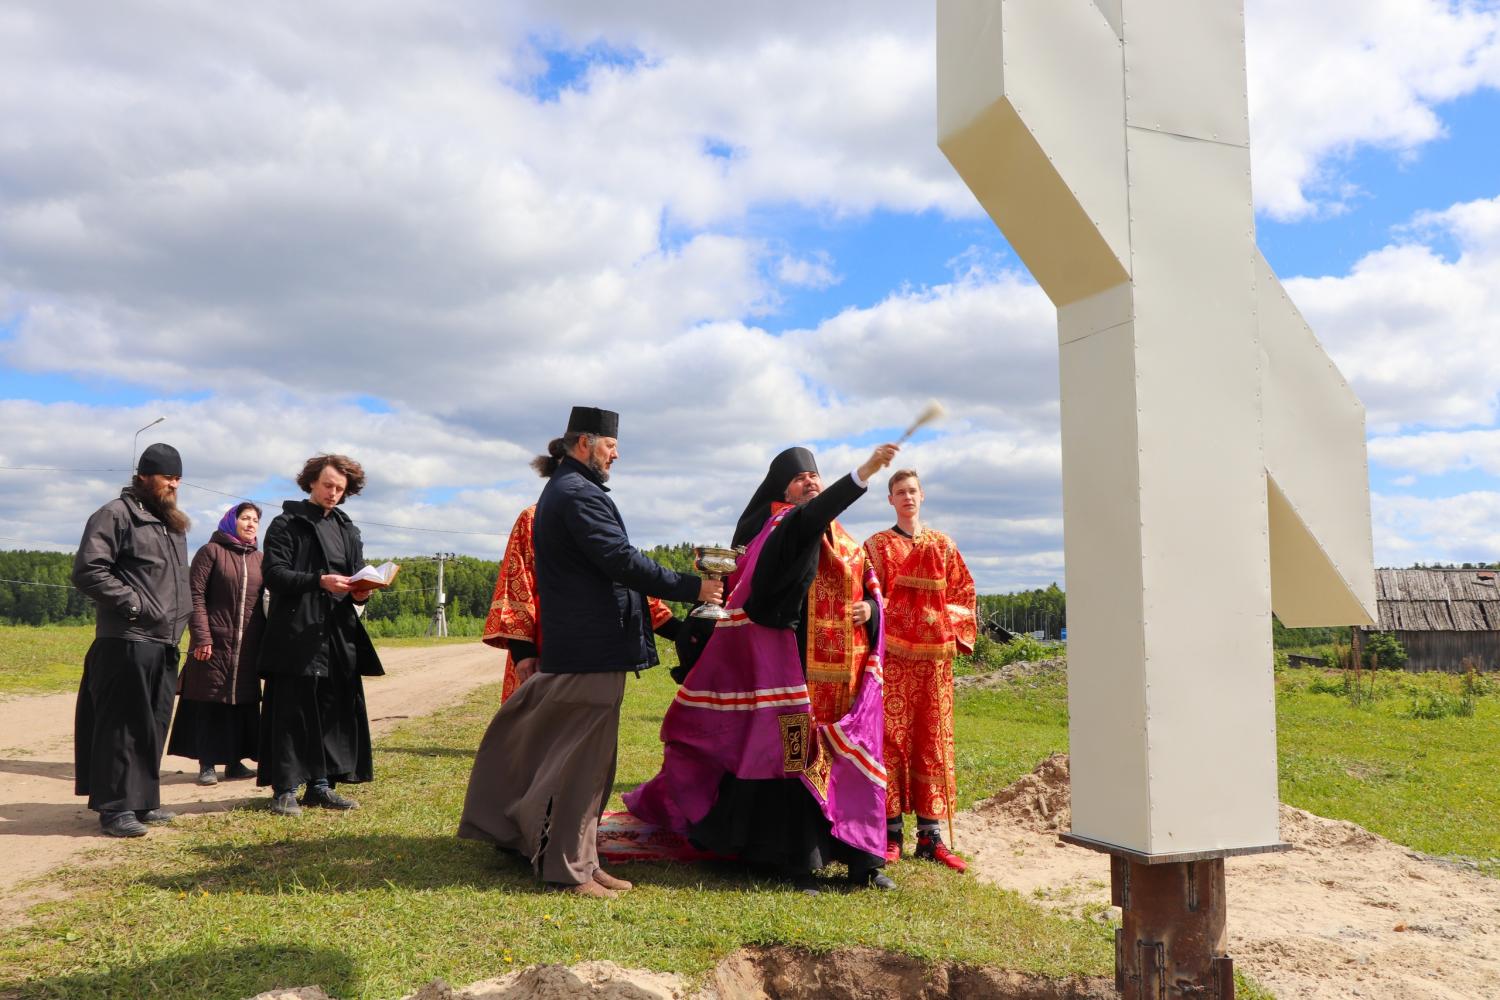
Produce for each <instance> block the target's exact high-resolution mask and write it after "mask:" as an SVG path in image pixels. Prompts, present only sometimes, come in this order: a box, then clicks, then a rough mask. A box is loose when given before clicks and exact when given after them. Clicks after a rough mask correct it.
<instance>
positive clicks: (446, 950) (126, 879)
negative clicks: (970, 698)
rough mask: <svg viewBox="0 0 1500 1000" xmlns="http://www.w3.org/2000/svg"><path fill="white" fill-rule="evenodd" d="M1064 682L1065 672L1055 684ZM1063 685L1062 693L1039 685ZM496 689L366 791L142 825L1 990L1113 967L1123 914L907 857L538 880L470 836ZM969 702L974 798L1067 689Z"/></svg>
mask: <svg viewBox="0 0 1500 1000" xmlns="http://www.w3.org/2000/svg"><path fill="white" fill-rule="evenodd" d="M1054 687H1055V685H1054ZM673 691H674V688H673V686H672V685H671V682H670V679H669V678H668V677H667V675H666V672H665V671H664V670H653V671H649V672H648V673H647V674H645V675H644V677H643V678H642V679H641V680H640V681H635V680H632V681H631V683H630V685H629V687H628V695H627V701H626V707H625V711H624V713H623V716H622V729H621V755H620V766H619V774H618V779H617V783H616V786H615V792H616V795H615V798H614V799H613V805H612V807H613V808H619V805H620V802H619V797H618V793H620V792H622V791H624V790H626V789H629V788H631V787H633V786H634V785H635V784H637V783H639V782H640V781H642V780H644V779H645V778H647V777H649V776H650V775H651V774H652V773H654V771H655V770H656V768H657V766H658V765H659V763H660V758H661V750H660V743H659V741H658V736H657V729H658V727H659V725H660V720H661V715H662V712H663V711H664V710H665V707H666V704H667V702H668V701H669V700H670V698H671V696H672V694H673ZM1043 697H1050V695H1045V694H1044V695H1043ZM495 699H496V691H495V689H494V688H493V687H489V688H485V689H483V690H481V691H480V692H479V693H478V694H477V695H476V696H475V697H473V698H472V699H470V700H469V701H468V702H467V703H466V704H465V705H463V706H462V707H460V708H458V709H455V710H451V711H448V712H445V713H443V714H441V715H440V716H438V717H435V718H433V719H431V720H422V721H419V722H417V723H413V724H410V725H408V726H406V727H405V728H403V729H401V730H398V731H397V732H396V733H395V734H393V735H392V736H391V737H390V738H388V739H386V740H383V741H382V742H381V744H380V745H379V746H377V748H376V771H377V775H378V780H377V781H375V782H374V783H373V784H371V785H368V786H363V787H360V788H356V789H353V790H352V794H354V795H355V796H356V797H358V798H359V799H360V800H361V802H362V804H363V808H362V809H360V810H359V811H357V812H355V813H351V814H347V815H330V814H327V813H321V812H317V811H310V812H309V813H308V814H306V815H305V816H304V817H303V818H302V819H301V820H300V821H288V820H283V819H280V818H278V817H275V816H271V815H270V814H269V813H267V812H265V811H264V808H263V805H262V803H263V801H264V800H263V798H262V799H261V800H260V802H258V803H256V804H255V805H254V806H252V807H250V808H246V809H243V810H237V811H233V812H230V813H226V814H219V815H213V816H207V817H204V818H202V819H199V820H196V821H194V822H193V823H191V824H184V827H185V829H184V832H183V834H182V835H181V836H177V837H173V838H156V837H152V838H147V839H146V840H144V841H141V842H139V843H133V844H131V845H129V848H130V850H129V854H130V857H129V859H128V860H127V861H126V862H125V863H123V864H122V865H120V866H118V867H114V868H109V869H106V870H103V871H100V870H96V869H90V870H88V871H86V872H85V871H78V872H75V873H73V874H71V875H69V876H67V877H68V878H69V880H70V885H71V887H72V888H73V889H75V890H77V895H76V896H75V897H74V898H73V899H71V900H69V901H67V902H63V903H57V904H49V905H47V906H46V907H44V908H43V909H42V910H41V911H39V915H40V919H39V920H38V922H37V923H36V924H35V925H34V926H32V927H31V928H28V929H26V930H24V931H21V932H18V933H12V934H10V935H8V936H6V937H4V938H3V939H0V942H3V943H0V970H3V972H0V980H8V981H9V986H8V987H7V986H4V985H0V995H3V994H4V992H5V990H6V989H7V988H10V989H12V990H17V991H19V990H21V985H20V984H21V982H22V981H23V980H27V979H29V980H30V983H29V984H28V985H26V987H25V988H24V995H27V996H39V997H68V998H85V997H101V998H102V997H111V998H116V997H131V996H148V995H149V996H162V995H176V996H193V997H225V998H228V997H235V998H238V997H244V996H250V995H253V994H255V993H257V992H259V991H262V990H265V989H268V988H270V987H272V986H276V985H298V984H309V983H318V984H320V985H322V986H323V987H324V988H325V989H327V990H329V992H331V993H333V994H335V995H337V996H339V997H390V996H399V995H400V994H401V993H403V992H407V991H410V990H412V989H415V988H416V987H417V986H419V985H420V984H421V983H423V982H425V981H427V980H428V979H431V978H433V977H436V976H441V977H443V978H445V979H447V980H448V981H450V982H458V983H462V982H469V981H472V980H475V979H480V978H484V977H486V976H489V975H494V974H495V973H496V972H497V971H503V970H505V969H508V968H511V967H513V966H516V965H522V964H527V963H533V962H552V961H557V962H571V961H574V960H576V959H578V958H579V957H589V958H607V959H612V960H614V961H617V962H620V963H621V964H623V965H628V966H636V967H647V968H653V969H661V970H667V969H669V970H673V971H676V972H680V973H685V974H688V975H693V974H701V973H704V972H706V971H707V970H709V969H710V968H712V966H713V965H714V964H716V963H717V961H718V960H719V959H721V958H722V957H724V956H725V955H726V954H728V953H730V952H732V951H733V950H734V949H735V948H737V947H739V946H741V945H751V944H789V945H799V946H805V947H809V948H813V949H830V948H835V947H841V946H847V945H872V946H878V947H882V948H888V949H893V950H896V951H900V952H904V953H907V954H910V955H914V956H917V957H919V958H942V959H945V960H953V961H960V962H968V963H975V964H984V965H996V966H1002V967H1007V968H1012V969H1019V970H1026V971H1033V972H1039V973H1045V974H1050V975H1063V974H1068V973H1088V974H1096V975H1103V974H1107V973H1108V972H1109V970H1110V962H1111V954H1112V948H1111V938H1110V935H1111V933H1112V932H1111V930H1110V928H1108V927H1106V926H1104V925H1101V924H1096V923H1088V922H1077V921H1067V920H1063V919H1060V918H1057V917H1054V916H1050V915H1048V914H1046V913H1044V912H1043V911H1041V910H1040V909H1038V908H1037V907H1036V906H1034V905H1033V904H1032V903H1031V902H1029V901H1026V900H1023V899H1022V898H1020V897H1019V896H1017V895H1015V894H1013V893H1007V892H1003V891H1001V890H998V889H996V888H994V887H991V886H987V885H982V884H980V883H978V882H976V881H975V880H974V879H972V878H965V877H962V876H959V875H956V874H953V873H951V872H948V871H946V870H944V869H940V868H938V867H937V866H935V865H928V864H925V863H917V862H905V863H903V864H901V865H898V866H897V868H896V869H895V873H894V874H895V876H896V878H897V880H898V882H899V883H900V888H899V889H898V890H897V891H895V892H892V893H874V892H852V893H851V892H844V891H842V890H841V886H840V885H839V884H837V883H835V884H834V888H835V890H836V891H831V892H825V893H823V894H821V895H818V896H807V895H805V894H803V893H801V892H799V891H797V889H796V888H795V887H794V886H791V885H788V884H785V883H781V882H776V881H769V882H768V881H763V880H761V879H759V878H757V877H756V876H753V875H751V874H748V873H746V872H745V871H743V870H741V869H737V868H734V867H719V868H716V867H709V866H677V865H629V866H622V867H621V869H620V874H622V875H624V876H625V877H627V878H632V879H634V880H636V881H637V882H638V886H639V887H638V888H637V889H636V890H635V891H634V892H632V893H631V894H630V895H629V897H627V899H625V900H621V901H619V902H611V903H609V904H605V905H599V904H597V903H592V902H588V901H582V900H575V899H571V898H567V897H563V896H559V895H557V894H555V893H549V892H545V891H541V890H539V889H538V888H537V887H536V886H535V885H534V884H533V882H532V881H531V878H530V873H529V871H527V870H526V869H525V868H523V867H522V866H521V865H519V864H517V863H514V862H511V861H506V860H502V859H501V858H500V857H499V856H498V855H496V854H495V853H494V852H493V851H492V850H490V849H489V848H487V847H485V846H483V845H478V844H473V843H468V842H460V841H458V840H456V839H454V837H453V830H454V828H455V826H456V825H457V820H458V813H459V810H460V808H461V805H462V799H463V794H464V788H465V783H466V779H467V776H468V770H469V766H470V762H471V759H472V751H473V747H474V746H475V745H476V744H477V743H478V741H479V737H480V735H481V734H482V732H483V729H484V726H485V725H486V724H487V723H488V721H489V719H490V716H491V715H492V712H493V705H494V702H495ZM1047 711H1048V712H1049V713H1050V715H1049V717H1048V720H1047V721H1045V722H1043V723H1041V724H1037V723H1033V722H1031V721H1028V720H1027V718H1026V717H1027V716H1028V715H1029V714H1031V712H1032V708H1031V707H1028V703H1027V701H1026V699H1025V698H1024V697H1018V698H1017V699H1016V700H1015V701H1014V702H1013V703H1008V702H1007V701H1006V699H1005V698H1004V696H1003V695H993V694H991V695H986V696H985V699H984V700H983V701H982V702H981V701H976V702H975V703H974V704H972V705H971V704H969V703H968V702H966V703H965V705H964V708H963V713H962V716H963V717H962V721H961V726H962V728H961V731H960V741H961V743H962V744H963V745H964V747H965V757H964V769H965V770H964V776H963V778H962V779H961V780H962V781H963V783H964V785H965V787H966V788H967V789H970V791H971V794H970V797H973V796H974V795H977V794H979V793H980V792H981V791H985V792H987V791H992V790H993V789H994V788H996V787H999V786H1000V785H1002V784H1004V783H1006V782H1008V781H1010V780H1013V779H1014V778H1015V777H1017V776H1019V775H1020V774H1021V773H1023V772H1024V771H1026V770H1028V769H1029V768H1030V767H1031V766H1032V765H1033V764H1034V763H1035V761H1036V759H1038V757H1040V756H1043V755H1045V754H1046V753H1047V752H1048V751H1049V750H1050V749H1053V748H1055V747H1056V746H1057V745H1059V744H1058V738H1059V734H1060V733H1061V732H1062V730H1061V729H1060V727H1059V726H1058V724H1057V722H1058V718H1059V717H1058V715H1057V712H1058V706H1057V705H1056V704H1054V705H1052V706H1051V707H1050V708H1048V709H1047Z"/></svg>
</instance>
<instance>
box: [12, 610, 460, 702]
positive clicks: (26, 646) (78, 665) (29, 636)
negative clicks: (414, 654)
mask: <svg viewBox="0 0 1500 1000" xmlns="http://www.w3.org/2000/svg"><path fill="white" fill-rule="evenodd" d="M93 641H94V626H92V625H48V626H44V627H41V628H36V627H33V626H30V625H0V695H7V694H17V695H23V694H56V693H57V692H59V691H76V690H78V678H79V677H81V676H82V675H83V657H84V654H85V653H87V652H88V650H89V643H91V642H93ZM473 641H474V640H473V639H465V638H457V637H456V638H451V639H430V638H425V637H422V636H417V637H414V638H402V639H379V640H376V645H377V646H379V647H380V648H382V649H385V648H401V647H405V646H433V645H442V644H446V643H451V642H473ZM186 647H187V640H186V639H185V638H184V639H183V648H184V649H186Z"/></svg>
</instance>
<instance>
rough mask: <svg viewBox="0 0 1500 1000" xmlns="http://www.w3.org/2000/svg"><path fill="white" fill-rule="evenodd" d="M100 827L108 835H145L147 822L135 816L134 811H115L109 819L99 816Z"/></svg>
mask: <svg viewBox="0 0 1500 1000" xmlns="http://www.w3.org/2000/svg"><path fill="white" fill-rule="evenodd" d="M99 828H100V829H101V830H103V831H104V835H105V836H106V837H144V836H145V835H146V824H144V823H142V822H141V821H140V820H138V819H136V818H135V813H133V812H122V813H115V814H114V815H113V816H111V817H110V818H109V819H105V817H104V815H103V814H101V815H100V816H99Z"/></svg>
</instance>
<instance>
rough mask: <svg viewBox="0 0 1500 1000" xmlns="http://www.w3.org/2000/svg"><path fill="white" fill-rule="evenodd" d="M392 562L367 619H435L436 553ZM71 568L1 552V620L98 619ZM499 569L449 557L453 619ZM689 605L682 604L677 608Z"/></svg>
mask: <svg viewBox="0 0 1500 1000" xmlns="http://www.w3.org/2000/svg"><path fill="white" fill-rule="evenodd" d="M646 554H647V555H649V556H650V557H651V558H653V559H655V560H656V561H657V562H659V563H661V564H662V565H664V566H666V567H668V568H670V569H675V570H678V571H681V572H691V571H692V566H693V547H692V545H690V544H688V543H686V542H683V543H680V544H678V545H658V546H656V547H655V548H652V549H648V550H647V552H646ZM369 561H370V562H371V563H375V564H379V563H382V562H385V561H386V559H385V558H384V557H376V556H371V557H370V559H369ZM390 561H391V562H395V563H400V564H401V572H400V574H399V575H398V576H397V577H396V582H395V584H394V585H392V586H391V588H390V589H389V590H384V591H377V592H376V593H375V594H374V595H373V596H372V597H371V598H370V603H369V605H368V607H367V608H366V610H365V619H366V621H368V622H394V621H396V620H397V619H404V620H408V621H409V620H411V619H420V620H422V621H426V620H428V619H430V618H431V617H432V613H433V610H434V609H435V608H436V606H437V561H436V560H435V559H433V558H432V557H431V556H404V557H402V556H398V557H395V558H393V559H391V560H390ZM72 572H73V554H72V553H71V552H35V551H29V550H10V551H0V581H10V582H0V623H3V624H7V625H59V624H68V625H79V624H85V623H87V622H91V621H93V618H94V606H93V603H92V602H91V601H89V599H88V598H87V597H84V596H83V594H81V593H79V592H78V591H77V590H75V589H74V588H73V585H72V579H71V578H72ZM499 572H500V563H499V561H498V560H494V559H477V558H475V557H473V556H458V557H456V558H454V559H449V560H447V562H446V564H445V565H444V567H443V590H444V592H445V595H446V597H447V612H446V613H447V616H448V618H449V620H450V623H451V622H452V621H453V620H455V619H459V620H462V619H478V621H479V622H481V623H482V622H483V620H484V618H485V616H486V615H488V614H489V611H490V598H491V596H492V595H493V593H494V590H495V577H496V576H497V575H498V574H499ZM685 610H686V608H685V607H680V608H678V613H679V614H680V613H682V612H683V611H685ZM382 631H384V630H382ZM392 634H394V633H392Z"/></svg>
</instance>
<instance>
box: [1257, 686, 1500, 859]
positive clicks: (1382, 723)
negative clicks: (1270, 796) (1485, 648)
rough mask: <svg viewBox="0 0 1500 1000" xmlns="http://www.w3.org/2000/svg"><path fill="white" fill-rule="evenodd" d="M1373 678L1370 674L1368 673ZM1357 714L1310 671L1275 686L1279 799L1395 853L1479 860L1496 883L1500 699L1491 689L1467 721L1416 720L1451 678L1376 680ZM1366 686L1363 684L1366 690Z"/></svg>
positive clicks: (1499, 824) (1499, 834)
mask: <svg viewBox="0 0 1500 1000" xmlns="http://www.w3.org/2000/svg"><path fill="white" fill-rule="evenodd" d="M1365 676H1366V678H1370V674H1369V672H1366V674H1365ZM1371 679H1372V680H1373V681H1374V697H1373V699H1372V700H1370V701H1368V702H1367V703H1365V704H1362V705H1354V704H1351V702H1350V700H1349V699H1348V698H1347V697H1344V696H1342V695H1341V694H1339V693H1335V692H1334V691H1330V690H1328V689H1329V688H1334V689H1337V688H1339V687H1340V686H1341V685H1340V683H1339V682H1340V681H1341V677H1340V675H1339V674H1338V673H1336V672H1333V671H1325V670H1317V669H1298V670H1285V671H1282V672H1281V673H1280V675H1279V676H1278V678H1277V698H1276V706H1277V708H1276V717H1277V737H1278V738H1277V742H1278V744H1279V748H1280V766H1281V798H1282V800H1283V801H1285V802H1289V803H1291V804H1292V805H1295V806H1300V807H1301V808H1303V809H1307V810H1309V811H1310V812H1314V813H1317V814H1318V815H1319V816H1331V817H1335V818H1338V819H1345V820H1349V821H1351V822H1354V823H1358V824H1359V825H1360V826H1363V827H1366V828H1367V829H1370V830H1373V831H1375V832H1376V833H1378V834H1380V835H1381V836H1383V837H1388V838H1390V839H1391V840H1394V841H1395V842H1396V843H1398V844H1404V845H1406V846H1408V847H1413V848H1416V849H1417V850H1419V851H1423V852H1426V853H1428V854H1436V855H1458V856H1462V857H1466V858H1470V859H1473V860H1475V861H1477V862H1478V863H1479V865H1480V867H1481V868H1482V869H1483V870H1484V871H1486V872H1487V873H1488V874H1490V875H1493V876H1497V877H1500V766H1497V760H1500V757H1497V754H1500V695H1497V694H1496V693H1495V691H1494V682H1493V681H1490V682H1488V684H1487V686H1488V688H1489V692H1490V693H1488V694H1485V695H1482V696H1480V697H1478V698H1477V699H1475V703H1474V714H1473V716H1472V717H1469V718H1462V717H1448V718H1439V719H1427V718H1414V717H1412V716H1413V715H1414V714H1415V713H1414V711H1413V710H1414V708H1420V707H1422V706H1424V705H1426V704H1427V703H1428V702H1429V700H1430V699H1431V698H1432V697H1433V696H1435V695H1436V696H1444V695H1446V696H1449V697H1451V696H1452V694H1453V692H1454V691H1455V690H1456V689H1457V686H1458V685H1459V683H1460V680H1459V679H1458V678H1455V677H1454V676H1452V675H1450V674H1404V673H1401V672H1398V671H1380V672H1379V673H1378V674H1377V675H1376V676H1375V677H1374V678H1371ZM1369 683H1370V680H1367V681H1366V685H1368V684H1369Z"/></svg>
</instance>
